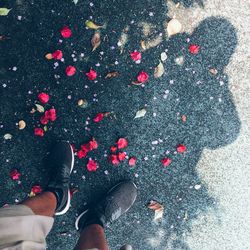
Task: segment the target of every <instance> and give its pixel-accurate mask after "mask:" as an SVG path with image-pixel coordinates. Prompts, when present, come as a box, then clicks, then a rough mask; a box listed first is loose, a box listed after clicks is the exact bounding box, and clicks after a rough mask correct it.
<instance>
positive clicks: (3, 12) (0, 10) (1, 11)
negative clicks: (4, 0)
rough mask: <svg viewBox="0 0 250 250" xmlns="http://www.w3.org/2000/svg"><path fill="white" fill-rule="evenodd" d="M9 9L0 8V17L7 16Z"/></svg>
mask: <svg viewBox="0 0 250 250" xmlns="http://www.w3.org/2000/svg"><path fill="white" fill-rule="evenodd" d="M10 10H11V9H7V8H0V16H7V15H8V14H9V12H10Z"/></svg>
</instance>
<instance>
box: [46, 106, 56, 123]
mask: <svg viewBox="0 0 250 250" xmlns="http://www.w3.org/2000/svg"><path fill="white" fill-rule="evenodd" d="M44 116H45V118H47V119H48V120H49V121H52V122H53V121H55V120H56V118H57V116H56V110H55V109H54V108H52V109H49V110H47V111H45V115H44Z"/></svg>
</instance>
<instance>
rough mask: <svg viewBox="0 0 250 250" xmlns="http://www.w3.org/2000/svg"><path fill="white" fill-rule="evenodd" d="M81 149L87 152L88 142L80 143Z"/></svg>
mask: <svg viewBox="0 0 250 250" xmlns="http://www.w3.org/2000/svg"><path fill="white" fill-rule="evenodd" d="M81 149H82V150H84V151H86V152H89V151H90V150H91V149H90V145H89V143H85V144H83V145H81Z"/></svg>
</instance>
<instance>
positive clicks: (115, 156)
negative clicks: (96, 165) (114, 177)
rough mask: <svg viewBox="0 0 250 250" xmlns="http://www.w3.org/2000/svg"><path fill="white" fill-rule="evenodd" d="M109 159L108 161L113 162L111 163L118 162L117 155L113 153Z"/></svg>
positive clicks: (115, 163) (116, 163)
mask: <svg viewBox="0 0 250 250" xmlns="http://www.w3.org/2000/svg"><path fill="white" fill-rule="evenodd" d="M109 160H110V162H111V163H112V164H113V165H118V164H119V163H120V162H119V159H118V156H117V155H115V154H112V155H110V156H109Z"/></svg>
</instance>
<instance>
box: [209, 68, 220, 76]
mask: <svg viewBox="0 0 250 250" xmlns="http://www.w3.org/2000/svg"><path fill="white" fill-rule="evenodd" d="M209 72H210V73H211V74H212V75H214V76H215V75H217V74H218V70H217V69H215V68H212V69H209Z"/></svg>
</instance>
